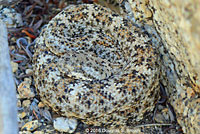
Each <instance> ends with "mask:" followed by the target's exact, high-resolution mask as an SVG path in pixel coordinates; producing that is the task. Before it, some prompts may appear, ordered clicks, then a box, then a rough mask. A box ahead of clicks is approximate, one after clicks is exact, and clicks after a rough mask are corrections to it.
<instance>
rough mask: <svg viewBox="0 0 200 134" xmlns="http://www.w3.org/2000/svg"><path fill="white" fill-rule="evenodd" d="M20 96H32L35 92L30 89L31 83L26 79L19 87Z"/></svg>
mask: <svg viewBox="0 0 200 134" xmlns="http://www.w3.org/2000/svg"><path fill="white" fill-rule="evenodd" d="M17 90H18V92H19V96H20V98H32V97H34V96H35V94H34V93H33V92H32V91H31V89H30V83H29V82H27V81H24V82H22V83H20V85H19V86H18V88H17Z"/></svg>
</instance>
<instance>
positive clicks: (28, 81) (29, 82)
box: [24, 78, 32, 85]
mask: <svg viewBox="0 0 200 134" xmlns="http://www.w3.org/2000/svg"><path fill="white" fill-rule="evenodd" d="M24 81H25V82H27V83H28V84H30V85H31V82H32V79H30V78H24Z"/></svg>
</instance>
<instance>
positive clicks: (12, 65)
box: [10, 61, 18, 73]
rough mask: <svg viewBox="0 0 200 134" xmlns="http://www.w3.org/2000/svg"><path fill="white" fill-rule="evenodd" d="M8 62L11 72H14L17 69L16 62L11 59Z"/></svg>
mask: <svg viewBox="0 0 200 134" xmlns="http://www.w3.org/2000/svg"><path fill="white" fill-rule="evenodd" d="M10 64H11V67H12V72H13V73H15V72H16V71H17V70H18V64H17V63H15V62H13V61H11V62H10Z"/></svg>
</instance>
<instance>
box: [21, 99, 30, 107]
mask: <svg viewBox="0 0 200 134" xmlns="http://www.w3.org/2000/svg"><path fill="white" fill-rule="evenodd" d="M30 104H31V101H30V100H24V101H23V102H22V106H23V107H29V106H30Z"/></svg>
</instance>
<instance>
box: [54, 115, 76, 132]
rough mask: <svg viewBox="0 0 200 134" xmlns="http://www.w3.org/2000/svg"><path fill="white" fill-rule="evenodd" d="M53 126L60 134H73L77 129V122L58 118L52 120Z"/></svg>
mask: <svg viewBox="0 0 200 134" xmlns="http://www.w3.org/2000/svg"><path fill="white" fill-rule="evenodd" d="M53 126H54V128H55V129H56V130H58V131H60V132H68V133H73V132H74V131H75V129H76V127H77V120H76V119H68V118H64V117H58V118H56V119H55V120H54V122H53Z"/></svg>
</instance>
